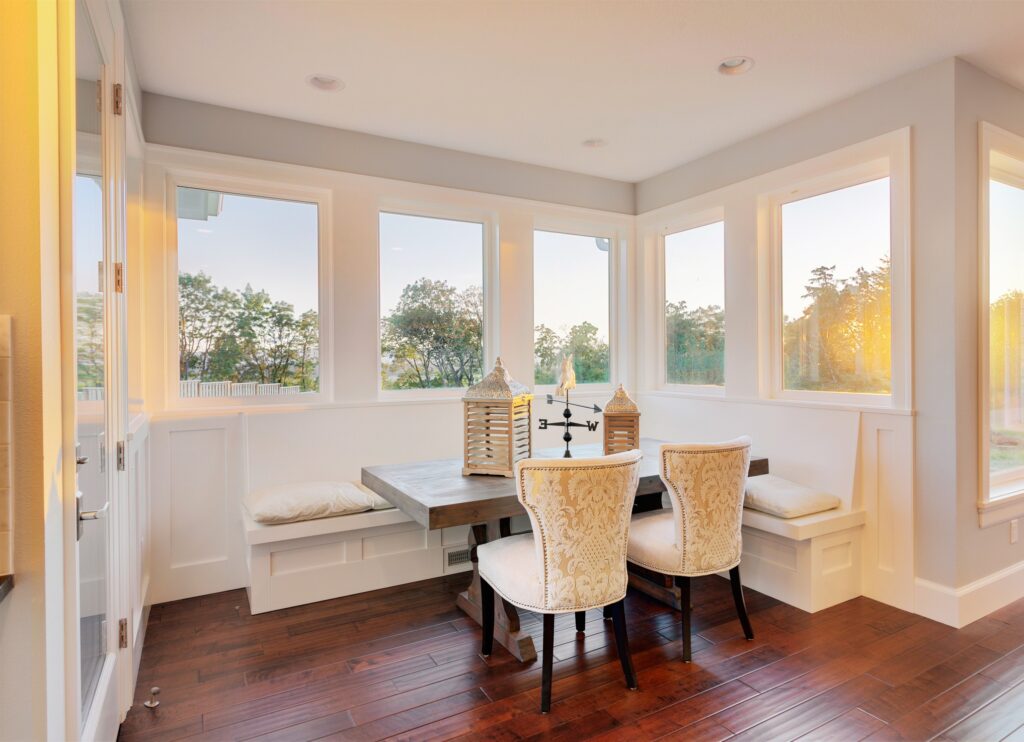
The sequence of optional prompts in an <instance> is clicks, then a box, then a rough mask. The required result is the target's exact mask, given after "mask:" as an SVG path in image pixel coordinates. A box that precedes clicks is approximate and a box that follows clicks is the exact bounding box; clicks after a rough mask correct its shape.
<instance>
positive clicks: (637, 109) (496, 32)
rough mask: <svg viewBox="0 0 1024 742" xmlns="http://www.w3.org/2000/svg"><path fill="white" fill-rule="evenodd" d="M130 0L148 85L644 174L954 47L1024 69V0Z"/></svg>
mask: <svg viewBox="0 0 1024 742" xmlns="http://www.w3.org/2000/svg"><path fill="white" fill-rule="evenodd" d="M124 5H125V6H126V14H127V16H128V22H129V32H130V37H131V43H132V47H133V53H134V54H135V58H136V64H137V67H138V72H139V77H140V79H141V80H140V81H141V84H142V87H143V89H145V90H147V91H150V92H154V93H162V94H165V95H171V96H176V97H179V98H188V99H191V100H196V101H201V102H205V103H215V104H218V105H222V106H228V107H231V108H239V109H243V110H247V111H255V112H258V113H265V114H271V115H275V116H283V117H286V118H291V119H298V120H301V121H308V122H312V123H317V124H326V125H329V126H336V127H340V128H344V129H353V130H357V131H362V132H368V133H371V134H379V135H383V136H388V137H394V138H397V139H405V140H408V141H413V142H421V143H424V144H432V145H438V146H441V147H449V148H452V149H459V150H464V151H467V152H474V153H478V154H484V155H491V156H494V157H504V158H508V159H511V160H518V161H521V162H528V163H534V164H538V165H547V166H551V167H556V168H562V169H565V170H572V171H576V172H582V173H590V174H594V175H602V176H606V177H610V178H617V179H621V180H628V181H636V180H641V179H643V178H646V177H649V176H651V175H655V174H657V173H660V172H663V171H665V170H668V169H670V168H672V167H674V166H676V165H679V164H682V163H684V162H687V161H690V160H692V159H695V158H697V157H700V156H701V155H704V154H707V153H709V152H713V151H715V150H716V149H719V148H721V147H723V146H726V145H728V144H730V143H732V142H736V141H739V140H741V139H744V138H746V137H749V136H751V135H753V134H756V133H758V132H760V131H764V130H766V129H769V128H771V127H773V126H776V125H778V124H781V123H783V122H785V121H788V120H790V119H793V118H796V117H798V116H800V115H801V114H804V113H807V112H809V111H812V110H814V109H817V108H820V107H822V106H825V105H827V104H829V103H831V102H833V101H836V100H840V99H842V98H845V97H848V96H850V95H851V94H853V93H856V92H858V91H860V90H864V89H866V88H869V87H872V86H874V85H876V84H878V83H880V82H883V81H885V80H889V79H892V78H894V77H897V76H899V75H901V74H902V73H904V72H908V71H910V70H913V69H917V68H920V67H924V66H926V65H928V64H931V63H933V62H937V61H939V60H942V59H945V58H947V57H951V56H960V57H962V58H964V59H966V60H967V61H969V62H972V63H973V64H975V65H977V66H979V67H981V68H982V69H985V70H987V71H988V72H990V73H992V74H994V75H996V76H997V77H1001V78H1002V79H1004V80H1006V81H1008V82H1010V83H1012V84H1014V85H1016V86H1017V87H1020V88H1022V89H1024V41H1022V38H1024V2H1018V1H1016V0H1011V1H1008V2H996V1H992V0H988V1H985V2H980V1H974V2H969V1H963V2H954V1H952V0H924V1H920V2H915V1H878V2H868V1H862V0H845V1H842V2H833V1H830V0H820V1H817V0H811V1H807V2H804V1H802V0H800V1H798V0H790V1H779V0H753V1H750V0H735V1H731V0H719V1H718V2H712V1H706V2H705V1H698V2H694V1H692V0H686V1H683V0H678V1H674V2H673V1H669V0H666V1H664V2H652V1H639V0H618V1H615V0H589V1H588V0H532V1H531V0H370V1H366V0H335V1H333V2H332V1H325V0H320V1H314V0H270V1H265V2H264V1H260V0H124ZM733 55H747V56H751V57H753V58H754V59H755V60H756V66H755V68H754V70H753V71H752V72H750V73H748V74H746V75H743V76H739V77H725V76H722V75H720V74H718V72H717V71H716V68H717V65H718V63H719V61H721V60H722V59H723V58H725V57H729V56H733ZM313 73H325V74H330V75H337V76H338V77H341V78H342V79H343V80H344V81H345V83H346V88H345V89H344V90H343V91H341V92H335V93H324V92H320V91H317V90H314V89H313V88H311V87H310V86H308V85H307V84H306V83H305V78H306V77H307V76H308V75H310V74H313ZM588 138H601V139H605V140H607V142H608V145H607V146H606V147H603V148H600V149H592V148H585V147H583V146H581V142H582V140H584V139H588Z"/></svg>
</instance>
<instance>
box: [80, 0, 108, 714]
mask: <svg viewBox="0 0 1024 742" xmlns="http://www.w3.org/2000/svg"><path fill="white" fill-rule="evenodd" d="M75 41H76V49H75V56H76V62H77V75H76V76H77V85H76V87H77V96H76V98H77V103H76V106H77V110H76V120H77V126H76V129H77V167H76V173H75V182H74V192H73V236H72V245H73V248H72V249H73V251H74V292H75V315H74V316H75V346H76V347H75V350H76V354H77V366H76V369H77V380H76V390H77V403H76V414H75V426H76V433H77V444H78V445H77V450H76V461H77V468H78V492H77V493H76V496H77V498H78V512H79V522H78V579H79V620H80V659H81V677H82V718H83V719H86V718H88V715H89V710H90V707H91V705H92V702H93V699H94V698H95V696H96V691H97V688H98V685H99V681H100V677H101V675H102V671H103V665H104V662H105V660H106V656H107V653H108V649H109V648H108V647H107V641H106V637H107V627H106V624H107V620H108V616H107V612H108V605H109V589H110V586H109V577H108V571H109V570H108V561H109V545H110V534H109V521H108V520H107V518H106V515H107V512H108V510H109V503H110V492H109V484H108V483H109V481H110V476H109V473H108V470H109V456H108V450H107V449H108V445H107V438H108V435H107V431H108V419H107V409H108V405H107V400H108V398H109V396H110V395H109V393H108V389H109V383H108V382H109V379H108V374H107V367H108V363H107V358H108V352H109V343H108V334H109V333H108V326H109V323H108V318H107V316H106V315H107V310H106V308H105V306H104V303H105V302H104V299H105V297H104V295H105V293H106V291H107V289H108V288H109V287H108V285H107V284H108V283H109V279H108V274H109V273H110V271H109V266H108V265H107V261H106V260H105V244H106V242H107V241H106V239H105V237H106V224H105V220H106V204H105V202H104V194H105V187H104V184H105V180H104V177H103V175H104V173H103V145H102V141H103V140H102V134H103V111H102V90H103V87H102V85H101V81H102V79H103V75H102V71H103V65H102V55H101V52H100V48H99V44H98V43H97V41H96V37H95V35H94V34H93V30H92V27H91V25H90V22H89V16H88V14H87V13H86V11H85V8H84V7H83V4H82V3H81V2H79V3H78V11H77V28H76V39H75Z"/></svg>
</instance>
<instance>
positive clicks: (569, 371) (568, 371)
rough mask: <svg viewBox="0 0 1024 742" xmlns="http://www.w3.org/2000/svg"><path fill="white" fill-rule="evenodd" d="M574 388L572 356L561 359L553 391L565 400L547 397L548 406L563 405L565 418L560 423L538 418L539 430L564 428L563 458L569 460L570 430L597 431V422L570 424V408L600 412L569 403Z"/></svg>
mask: <svg viewBox="0 0 1024 742" xmlns="http://www.w3.org/2000/svg"><path fill="white" fill-rule="evenodd" d="M575 388H576V372H575V371H574V370H573V367H572V354H571V353H570V354H569V355H568V356H566V357H563V358H562V376H561V378H560V379H559V380H558V388H557V389H555V394H558V395H561V396H564V397H565V399H559V398H558V397H555V396H554V395H551V394H549V395H548V404H554V403H555V402H559V403H564V404H565V411H564V412H562V417H563V418H565V419H564V420H563V421H562V422H552V421H550V420H548V419H547V418H546V417H542V418H540V420H538V422H539V423H540V429H541V430H547V429H548V428H549V427H550V428H565V433H563V434H562V440H563V441H565V455H564V456H563V458H566V459H571V458H572V453H571V452H570V451H569V443H570V442H571V441H572V429H573V428H586V429H587V430H589V431H591V432H593V431H595V430H597V421H591V420H587V421H585V422H582V423H574V422H572V420H571V418H572V410H570V409H569V408H570V407H582V408H583V409H585V410H591V411H593V412H595V413H599V412H601V408H600V407H598V406H597V405H596V404H595V405H586V404H577V403H576V402H570V401H569V390H571V389H575Z"/></svg>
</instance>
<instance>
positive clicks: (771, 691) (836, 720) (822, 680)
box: [120, 575, 1024, 742]
mask: <svg viewBox="0 0 1024 742" xmlns="http://www.w3.org/2000/svg"><path fill="white" fill-rule="evenodd" d="M467 579H468V577H467V576H466V575H458V576H454V577H447V578H443V579H438V580H430V581H426V582H421V583H416V584H412V585H406V586H403V587H400V588H392V589H388V590H381V591H377V592H374V593H366V594H363V595H356V596H352V597H348V598H341V599H338V600H331V601H326V602H323V603H316V604H313V605H308V606H302V607H299V608H290V609H286V610H282V611H275V612H273V613H265V614H261V615H259V616H252V615H250V614H249V610H248V604H247V602H246V597H245V591H244V590H234V591H231V592H226V593H220V594H217V595H209V596H205V597H201V598H193V599H189V600H181V601H177V602H174V603H165V604H162V605H157V606H153V609H152V613H151V615H150V620H149V626H148V633H147V636H146V645H145V649H144V651H143V655H142V669H141V671H140V674H139V683H138V687H137V689H136V704H135V705H134V706H133V707H132V709H131V711H130V712H129V714H128V718H127V719H126V720H125V723H124V724H123V725H122V728H121V734H120V739H121V740H123V741H124V742H129V741H133V740H172V739H184V738H187V739H206V740H235V739H254V738H258V739H268V740H269V739H273V740H307V739H320V738H329V739H339V740H349V739H352V740H376V739H386V738H394V739H415V740H426V739H451V738H462V739H467V740H479V739H496V740H518V739H527V738H538V739H539V738H544V739H570V740H573V742H578V740H583V739H601V740H644V739H687V740H723V739H735V740H745V739H751V740H789V739H798V738H799V739H802V740H829V741H830V742H831V741H833V740H860V739H872V740H874V739H912V740H925V739H932V738H935V737H939V738H941V739H942V740H999V739H1013V740H1024V601H1020V602H1018V603H1015V604H1012V605H1010V606H1007V607H1006V608H1004V609H1002V610H1000V611H998V612H996V613H994V614H992V615H991V616H988V617H986V618H983V619H981V620H979V621H977V622H975V623H973V624H971V625H970V626H967V627H965V628H963V629H960V630H959V631H957V630H954V629H951V628H949V627H947V626H943V625H941V624H937V623H935V622H933V621H929V620H927V619H924V618H921V617H918V616H914V615H911V614H908V613H904V612H902V611H899V610H897V609H895V608H890V607H888V606H885V605H882V604H880V603H876V602H874V601H871V600H868V599H866V598H858V599H856V600H852V601H849V602H847V603H844V604H842V605H839V606H835V607H833V608H830V609H828V610H826V611H821V612H819V613H816V614H813V615H812V614H807V613H804V612H802V611H799V610H797V609H795V608H792V607H790V606H787V605H785V604H782V603H779V602H778V601H775V600H773V599H771V598H768V597H765V596H763V595H760V594H758V593H755V592H753V591H749V590H748V591H747V607H748V610H749V612H750V616H751V620H752V623H753V626H754V632H755V639H754V641H751V642H748V641H746V640H745V639H744V638H743V635H742V629H741V627H740V624H739V622H738V621H737V620H736V617H735V613H734V611H733V605H732V595H731V593H730V588H729V582H728V580H723V579H721V578H718V577H708V578H702V579H696V580H694V583H693V591H694V605H695V606H696V607H695V611H694V619H693V620H694V631H695V632H696V635H695V636H694V639H693V653H694V654H693V663H692V664H684V663H683V662H681V661H680V654H681V649H682V647H681V643H680V642H679V617H678V614H677V613H675V612H673V611H671V610H669V609H668V608H667V607H665V606H663V605H661V604H660V603H657V602H655V601H653V600H650V599H648V598H646V597H645V596H643V595H640V594H634V593H631V594H630V595H629V597H628V598H627V601H626V612H627V616H628V618H629V627H630V628H629V630H630V645H631V647H632V650H633V661H634V663H635V665H636V668H637V672H638V675H639V682H640V690H639V691H628V690H627V689H626V688H625V685H624V684H623V681H622V671H621V669H620V667H619V663H618V659H617V657H616V654H615V640H614V635H613V632H612V626H611V623H610V622H605V621H603V620H602V618H601V612H600V611H591V612H589V613H588V614H587V625H586V628H587V633H586V634H585V635H577V633H576V631H575V624H574V620H573V615H572V614H567V615H565V616H559V617H558V619H557V621H556V624H555V629H556V631H555V650H554V659H555V663H554V688H553V705H552V708H551V713H550V714H549V715H546V716H542V715H541V714H539V713H538V712H537V706H538V703H539V693H540V691H539V685H540V663H539V662H533V663H531V664H529V665H523V664H521V663H519V662H517V661H515V660H514V659H513V658H512V657H511V656H510V655H509V654H508V653H507V652H506V651H505V650H504V649H502V648H500V647H497V645H496V648H495V654H494V655H493V656H492V657H491V658H490V659H489V660H486V661H485V660H484V659H482V658H481V657H480V656H479V655H478V649H479V641H480V632H479V629H478V627H477V626H476V625H475V624H474V623H472V622H471V621H469V620H468V619H467V618H466V617H465V616H463V615H462V613H460V612H459V611H458V610H457V609H456V608H455V605H454V601H455V595H456V593H457V592H458V591H459V590H461V589H463V588H464V586H465V584H466V582H467ZM524 627H525V628H527V630H529V631H530V632H531V633H532V634H534V635H535V637H536V641H538V644H539V640H540V629H541V623H540V621H539V619H538V618H537V617H536V616H534V615H533V614H525V615H524ZM152 685H158V686H160V687H161V691H162V692H161V694H160V701H161V703H160V707H159V708H158V709H156V710H150V709H147V708H144V707H143V706H142V703H141V702H142V701H144V700H145V699H146V698H148V696H149V688H150V686H152Z"/></svg>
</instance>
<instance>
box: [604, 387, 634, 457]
mask: <svg viewBox="0 0 1024 742" xmlns="http://www.w3.org/2000/svg"><path fill="white" fill-rule="evenodd" d="M634 448H640V408H639V407H637V406H636V402H634V401H633V400H632V399H630V397H629V395H628V394H627V393H626V390H625V389H623V388H622V384H619V388H618V389H616V390H615V394H614V395H612V398H611V399H610V400H608V404H606V405H605V406H604V453H605V456H607V455H609V454H613V453H621V452H622V451H632V450H633V449H634Z"/></svg>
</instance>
